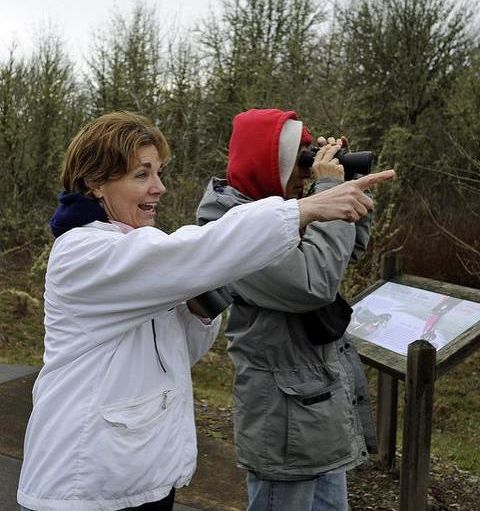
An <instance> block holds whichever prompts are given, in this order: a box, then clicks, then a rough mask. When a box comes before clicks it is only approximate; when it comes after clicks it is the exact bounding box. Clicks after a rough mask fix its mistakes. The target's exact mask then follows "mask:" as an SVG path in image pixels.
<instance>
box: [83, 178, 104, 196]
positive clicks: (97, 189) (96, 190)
mask: <svg viewBox="0 0 480 511" xmlns="http://www.w3.org/2000/svg"><path fill="white" fill-rule="evenodd" d="M85 184H86V185H87V187H88V195H93V196H94V197H95V198H96V199H101V198H102V197H103V186H102V185H100V186H98V185H97V184H96V183H92V182H91V181H87V180H85Z"/></svg>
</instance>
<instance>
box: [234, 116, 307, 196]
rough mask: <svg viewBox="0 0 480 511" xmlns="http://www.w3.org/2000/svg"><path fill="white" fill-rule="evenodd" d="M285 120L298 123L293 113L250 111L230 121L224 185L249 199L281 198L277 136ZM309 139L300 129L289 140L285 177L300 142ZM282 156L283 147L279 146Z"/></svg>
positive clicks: (283, 141)
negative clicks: (296, 135)
mask: <svg viewBox="0 0 480 511" xmlns="http://www.w3.org/2000/svg"><path fill="white" fill-rule="evenodd" d="M288 120H295V121H297V120H298V116H297V113H296V112H294V111H293V110H289V111H286V112H284V111H282V110H277V109H263V110H257V109H251V110H248V111H246V112H243V113H241V114H238V115H236V116H235V117H234V119H233V130H232V136H231V138H230V145H229V156H228V167H227V179H228V184H229V185H231V186H232V187H234V188H236V189H237V190H239V191H240V192H241V193H243V194H245V195H247V196H248V197H251V198H252V199H255V200H257V199H262V198H264V197H270V196H271V195H279V196H284V195H285V194H284V190H283V189H282V183H281V178H280V162H279V158H280V153H281V147H280V144H281V143H282V144H286V141H285V137H284V138H283V139H282V142H281V133H282V129H283V127H284V125H285V123H286V122H287V121H288ZM312 140H313V139H312V136H311V135H310V133H309V132H308V130H307V129H306V128H305V127H303V126H300V130H299V131H298V138H297V140H295V141H294V142H293V143H292V140H289V142H290V143H289V144H288V146H287V151H288V152H291V153H292V154H291V155H290V157H289V158H287V160H289V161H290V164H289V167H290V166H291V168H289V169H288V170H287V172H288V176H289V174H290V173H291V171H292V170H293V166H294V163H295V160H296V155H297V152H298V149H299V145H300V143H302V144H305V145H307V144H310V143H311V142H312ZM283 149H284V151H283V153H285V147H283ZM288 176H287V178H288Z"/></svg>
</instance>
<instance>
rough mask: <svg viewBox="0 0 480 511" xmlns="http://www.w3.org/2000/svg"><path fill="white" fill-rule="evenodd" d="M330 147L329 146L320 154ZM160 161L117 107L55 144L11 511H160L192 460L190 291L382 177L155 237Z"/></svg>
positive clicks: (157, 146)
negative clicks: (60, 188)
mask: <svg viewBox="0 0 480 511" xmlns="http://www.w3.org/2000/svg"><path fill="white" fill-rule="evenodd" d="M334 154H335V146H331V147H329V148H327V149H326V150H324V151H322V152H321V154H320V156H317V157H318V158H324V159H325V161H326V162H329V161H330V160H332V158H333V156H334ZM168 158H169V148H168V144H167V142H166V141H165V139H164V137H163V135H162V134H161V132H160V131H159V130H158V129H156V128H155V127H154V126H153V125H152V123H151V122H150V121H149V120H148V119H146V118H144V117H142V116H139V115H137V114H133V113H126V112H121V113H112V114H107V115H104V116H102V117H100V118H98V119H96V120H94V121H92V122H91V123H90V124H88V125H87V126H86V127H84V128H83V129H82V130H81V131H80V132H79V134H78V135H77V136H76V137H75V139H74V140H73V141H72V143H71V144H70V146H69V148H68V149H67V153H66V156H65V160H64V166H63V172H62V180H63V185H64V188H65V192H63V193H62V194H61V196H60V207H59V208H58V209H57V211H56V213H55V215H54V217H53V218H52V221H51V227H52V232H53V233H54V235H55V237H56V240H55V243H54V245H53V248H52V251H51V254H50V259H49V263H48V269H47V275H46V283H45V354H44V366H43V368H42V370H41V371H40V374H39V376H38V379H37V381H36V383H35V387H34V390H33V411H32V415H31V417H30V421H29V424H28V428H27V433H26V438H25V452H24V463H23V467H22V473H21V477H20V484H19V489H18V502H19V503H20V504H21V506H23V509H27V510H34V511H54V510H59V511H60V510H68V511H93V510H105V511H114V510H120V509H130V508H138V509H152V510H153V509H155V510H171V509H172V508H173V496H174V489H175V488H178V487H181V486H183V485H186V484H188V483H189V481H190V479H191V477H192V475H193V473H194V471H195V464H196V440H195V426H194V416H193V397H192V385H191V376H190V366H191V365H192V364H194V363H195V362H196V361H197V360H198V359H199V358H200V357H201V356H202V355H203V354H204V353H205V352H206V351H207V350H208V349H209V347H210V345H211V344H212V343H213V341H214V339H215V336H216V334H217V332H218V327H219V320H218V319H217V320H215V321H213V322H211V323H209V322H207V321H206V320H205V318H200V317H198V316H196V315H195V314H194V312H195V306H194V302H193V301H190V300H191V299H192V297H195V296H197V295H199V294H200V293H203V292H205V291H208V290H210V289H213V288H216V287H219V286H222V285H224V284H226V283H228V282H230V281H233V280H238V279H239V278H241V277H242V276H243V275H246V274H248V273H250V272H253V271H256V270H258V269H260V268H262V267H264V266H266V265H267V264H272V262H274V261H276V260H280V259H281V258H282V257H283V256H284V255H285V254H286V253H287V252H288V250H289V249H291V248H293V247H294V246H296V245H297V244H298V242H299V236H298V230H299V227H302V226H304V225H306V224H307V223H309V222H311V221H313V220H330V219H334V218H343V219H345V220H349V221H355V220H356V219H357V218H359V217H360V216H362V215H365V214H366V213H367V210H368V209H371V208H372V203H371V200H370V199H369V198H368V197H367V196H366V195H365V194H363V190H364V189H365V188H367V187H368V186H370V185H371V184H373V183H374V182H376V181H379V180H383V179H388V178H391V177H392V175H393V172H389V171H387V172H386V173H383V176H382V173H380V174H376V175H375V176H368V177H367V178H368V180H367V178H364V181H362V180H358V181H357V182H356V183H346V184H345V185H342V186H338V187H336V188H335V189H333V190H334V193H331V192H332V190H328V192H325V193H323V194H322V193H320V194H317V195H315V196H312V197H309V198H305V199H301V200H298V201H297V200H288V201H284V200H283V199H281V198H280V197H270V198H268V199H264V200H260V201H256V202H255V203H252V204H249V205H247V206H239V207H236V208H233V209H232V210H231V211H230V212H229V213H227V214H226V215H225V216H224V217H222V219H220V220H218V221H216V222H212V223H209V224H208V225H207V226H205V227H196V226H187V227H183V228H181V229H179V230H177V231H176V232H174V233H173V234H170V235H167V234H166V233H164V232H163V231H161V230H159V229H156V228H154V227H153V224H154V217H155V213H156V210H157V206H158V202H159V199H160V198H161V196H162V195H163V194H164V193H165V187H164V185H163V184H162V181H161V172H162V168H163V165H164V163H165V162H166V161H167V160H168ZM331 164H332V165H336V164H338V162H335V161H333V163H331Z"/></svg>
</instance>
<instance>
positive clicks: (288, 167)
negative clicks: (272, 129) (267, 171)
mask: <svg viewBox="0 0 480 511" xmlns="http://www.w3.org/2000/svg"><path fill="white" fill-rule="evenodd" d="M302 130H303V124H302V121H296V120H294V119H287V120H286V121H285V124H284V125H283V127H282V131H281V132H280V138H279V143H278V168H279V171H280V183H281V185H282V190H283V193H284V194H285V190H286V188H287V183H288V180H289V179H290V176H291V174H292V171H293V167H294V166H295V161H296V160H297V155H298V149H299V148H300V141H301V139H302Z"/></svg>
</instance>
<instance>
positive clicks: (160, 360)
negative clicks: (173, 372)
mask: <svg viewBox="0 0 480 511" xmlns="http://www.w3.org/2000/svg"><path fill="white" fill-rule="evenodd" d="M152 332H153V343H154V344H155V351H156V353H157V358H158V362H159V363H160V367H161V368H162V370H163V372H164V373H166V372H167V370H166V369H165V366H164V365H163V362H162V359H161V358H160V353H159V352H158V346H157V332H156V331H155V320H154V319H152Z"/></svg>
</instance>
